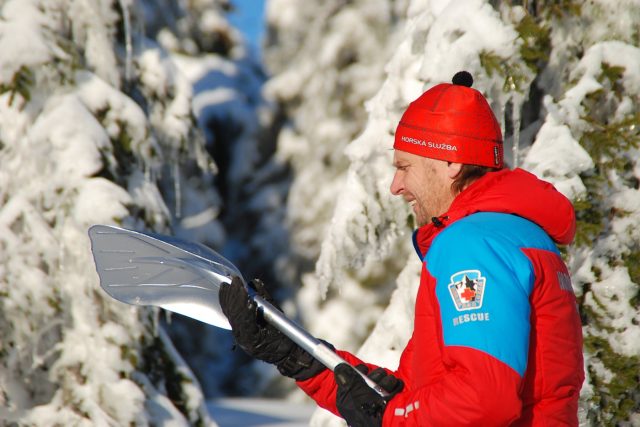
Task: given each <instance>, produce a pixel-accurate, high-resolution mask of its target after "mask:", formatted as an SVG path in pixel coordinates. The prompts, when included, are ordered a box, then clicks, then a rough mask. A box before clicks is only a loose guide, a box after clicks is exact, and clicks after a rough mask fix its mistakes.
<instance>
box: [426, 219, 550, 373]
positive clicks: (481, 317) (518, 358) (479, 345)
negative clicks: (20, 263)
mask: <svg viewBox="0 0 640 427" xmlns="http://www.w3.org/2000/svg"><path fill="white" fill-rule="evenodd" d="M525 247H527V248H532V247H537V248H540V249H546V250H554V251H557V249H556V247H555V245H554V244H553V242H552V241H551V239H549V237H548V236H547V235H546V233H544V231H542V229H541V228H540V227H538V226H537V225H535V224H533V223H532V222H530V221H527V220H525V219H522V218H520V217H517V216H513V215H507V214H498V213H478V214H474V215H471V216H469V217H467V218H464V219H462V220H460V221H457V222H455V223H453V224H452V225H450V226H449V227H447V228H446V229H445V230H443V231H442V232H441V233H440V235H439V236H438V237H437V238H436V239H435V240H434V242H433V245H432V247H431V250H430V251H429V254H428V255H427V258H426V259H425V261H426V262H427V268H428V269H429V272H430V273H431V275H433V276H434V277H435V279H436V283H437V285H436V296H437V298H438V302H439V304H440V313H441V317H442V330H443V338H444V344H445V346H464V347H470V348H473V349H477V350H480V351H483V352H485V353H488V354H490V355H492V356H493V357H495V358H497V359H498V360H500V361H502V362H503V363H505V364H507V365H508V366H510V367H511V368H513V369H514V370H515V371H516V372H518V374H520V375H521V376H523V375H524V372H525V370H526V367H527V357H528V352H529V331H530V320H529V317H530V312H531V310H530V305H529V296H530V294H531V291H532V288H533V284H534V280H535V278H534V272H533V266H532V265H531V262H530V261H529V259H528V258H527V257H526V256H525V255H524V253H523V252H522V251H521V248H525Z"/></svg>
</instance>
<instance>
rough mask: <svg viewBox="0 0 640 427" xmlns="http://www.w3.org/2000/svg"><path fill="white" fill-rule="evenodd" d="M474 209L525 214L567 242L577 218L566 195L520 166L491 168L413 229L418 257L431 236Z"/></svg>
mask: <svg viewBox="0 0 640 427" xmlns="http://www.w3.org/2000/svg"><path fill="white" fill-rule="evenodd" d="M477 212H500V213H508V214H513V215H518V216H521V217H523V218H526V219H528V220H530V221H532V222H534V223H536V224H538V225H539V226H540V227H542V229H543V230H545V231H546V232H547V234H549V236H551V238H552V239H553V240H554V241H555V242H556V243H558V244H569V243H571V241H572V240H573V237H574V235H575V230H576V219H575V212H574V209H573V206H572V204H571V202H570V201H569V199H567V198H566V197H565V196H564V195H562V193H560V192H559V191H557V190H556V189H555V188H554V187H553V185H551V184H550V183H548V182H546V181H543V180H540V179H538V178H537V177H536V176H535V175H533V174H531V173H529V172H527V171H525V170H523V169H514V170H509V169H502V170H500V171H497V172H490V173H487V174H486V175H484V176H483V177H481V178H479V179H478V180H477V181H475V182H473V183H472V184H471V185H469V186H468V187H467V188H466V189H464V190H463V191H462V192H461V193H460V194H458V196H457V197H456V198H455V199H454V200H453V203H451V206H450V207H449V210H448V211H447V212H446V213H445V214H443V215H441V216H439V217H437V218H434V219H433V220H432V222H430V223H428V224H425V225H423V226H422V227H420V228H419V229H417V230H416V231H415V232H414V233H413V244H414V247H415V249H416V252H417V253H418V256H420V258H421V259H423V258H424V256H425V255H426V253H427V251H428V250H429V248H430V247H431V243H432V242H433V239H434V238H435V237H436V236H437V235H438V234H439V233H440V232H441V231H442V230H443V229H444V228H446V227H447V226H448V225H449V224H452V223H454V222H455V221H457V220H459V219H461V218H464V217H466V216H468V215H471V214H474V213H477Z"/></svg>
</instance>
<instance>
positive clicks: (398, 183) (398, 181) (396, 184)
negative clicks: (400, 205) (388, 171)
mask: <svg viewBox="0 0 640 427" xmlns="http://www.w3.org/2000/svg"><path fill="white" fill-rule="evenodd" d="M389 190H390V191H391V194H393V195H394V196H399V195H400V194H402V191H403V190H404V184H403V182H402V178H400V176H399V174H398V172H396V173H395V174H394V175H393V180H392V181H391V187H390V188H389Z"/></svg>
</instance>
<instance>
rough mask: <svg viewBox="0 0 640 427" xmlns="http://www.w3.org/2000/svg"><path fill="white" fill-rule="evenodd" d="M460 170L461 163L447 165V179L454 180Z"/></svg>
mask: <svg viewBox="0 0 640 427" xmlns="http://www.w3.org/2000/svg"><path fill="white" fill-rule="evenodd" d="M460 170H462V163H453V162H448V163H447V176H448V177H449V179H455V178H456V177H457V176H458V174H459V173H460Z"/></svg>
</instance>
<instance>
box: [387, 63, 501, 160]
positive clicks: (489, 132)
mask: <svg viewBox="0 0 640 427" xmlns="http://www.w3.org/2000/svg"><path fill="white" fill-rule="evenodd" d="M452 82H453V84H450V83H441V84H439V85H436V86H434V87H432V88H431V89H429V90H428V91H426V92H425V93H423V94H422V96H420V97H419V98H418V99H416V100H415V101H413V102H412V103H411V104H410V105H409V108H407V110H406V111H405V112H404V114H403V115H402V119H400V123H399V124H398V128H397V129H396V137H395V143H394V144H393V148H395V149H396V150H401V151H407V152H409V153H413V154H417V155H418V156H423V157H429V158H432V159H439V160H446V161H449V162H454V163H465V164H471V165H479V166H488V167H491V168H498V169H499V168H502V165H503V148H502V132H501V131H500V125H498V121H497V120H496V117H495V116H494V115H493V112H492V111H491V107H489V104H488V103H487V100H486V99H485V98H484V96H482V94H481V93H480V92H478V91H477V90H475V89H472V88H471V85H472V84H473V77H471V74H469V73H468V72H466V71H460V72H458V73H456V75H455V76H453V80H452Z"/></svg>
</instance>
